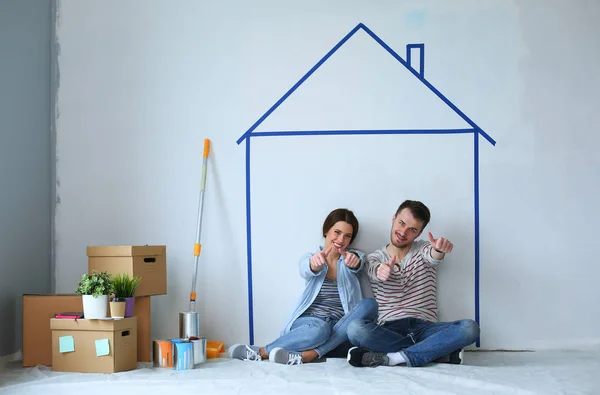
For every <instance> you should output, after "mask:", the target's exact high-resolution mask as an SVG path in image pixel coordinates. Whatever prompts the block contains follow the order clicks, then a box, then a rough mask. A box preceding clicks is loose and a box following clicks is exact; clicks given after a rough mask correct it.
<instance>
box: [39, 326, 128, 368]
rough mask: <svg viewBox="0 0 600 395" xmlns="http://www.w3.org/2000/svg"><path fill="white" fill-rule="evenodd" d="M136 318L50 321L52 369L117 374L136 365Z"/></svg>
mask: <svg viewBox="0 0 600 395" xmlns="http://www.w3.org/2000/svg"><path fill="white" fill-rule="evenodd" d="M136 321H137V320H136V317H130V318H124V319H120V320H86V319H78V320H73V319H59V318H52V319H51V320H50V328H51V329H52V370H53V371H57V372H82V373H88V372H93V373H116V372H122V371H127V370H133V369H135V368H136V367H137V322H136Z"/></svg>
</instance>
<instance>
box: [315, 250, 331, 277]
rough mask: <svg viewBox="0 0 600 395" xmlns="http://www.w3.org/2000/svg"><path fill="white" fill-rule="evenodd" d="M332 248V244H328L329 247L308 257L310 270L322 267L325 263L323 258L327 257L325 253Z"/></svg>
mask: <svg viewBox="0 0 600 395" xmlns="http://www.w3.org/2000/svg"><path fill="white" fill-rule="evenodd" d="M332 249H333V246H329V248H328V249H326V250H325V251H321V252H318V253H316V254H315V255H313V256H312V257H310V270H312V271H313V272H314V273H316V272H318V271H319V270H321V268H323V265H324V264H325V259H326V258H327V255H329V253H330V252H331V250H332Z"/></svg>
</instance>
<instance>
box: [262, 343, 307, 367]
mask: <svg viewBox="0 0 600 395" xmlns="http://www.w3.org/2000/svg"><path fill="white" fill-rule="evenodd" d="M269 361H271V362H274V363H281V364H284V365H301V364H302V354H301V353H298V352H288V351H286V350H284V349H283V348H281V347H275V348H274V349H272V350H271V352H270V353H269Z"/></svg>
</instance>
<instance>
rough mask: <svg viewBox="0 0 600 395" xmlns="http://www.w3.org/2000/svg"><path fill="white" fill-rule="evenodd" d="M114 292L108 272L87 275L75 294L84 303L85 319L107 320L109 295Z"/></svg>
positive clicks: (80, 282) (82, 277)
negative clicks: (79, 296)
mask: <svg viewBox="0 0 600 395" xmlns="http://www.w3.org/2000/svg"><path fill="white" fill-rule="evenodd" d="M111 291H112V280H111V275H110V274H108V273H107V272H100V273H97V272H96V271H95V270H94V271H92V274H88V273H85V274H83V275H82V276H81V280H80V281H79V283H78V284H77V289H76V290H75V293H76V294H77V295H81V298H82V301H83V317H84V318H87V319H99V318H106V316H107V315H106V313H107V309H108V295H110V293H111Z"/></svg>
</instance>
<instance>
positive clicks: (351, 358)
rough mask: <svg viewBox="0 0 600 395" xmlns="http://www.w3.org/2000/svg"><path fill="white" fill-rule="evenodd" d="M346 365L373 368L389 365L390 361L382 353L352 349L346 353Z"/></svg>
mask: <svg viewBox="0 0 600 395" xmlns="http://www.w3.org/2000/svg"><path fill="white" fill-rule="evenodd" d="M347 360H348V363H349V364H350V365H352V366H354V367H357V368H361V367H364V366H368V367H371V368H374V367H376V366H381V365H389V362H390V359H389V358H388V356H387V354H386V353H384V352H372V351H369V350H367V349H366V348H361V347H352V348H351V349H350V350H349V351H348V357H347Z"/></svg>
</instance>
